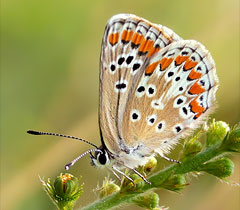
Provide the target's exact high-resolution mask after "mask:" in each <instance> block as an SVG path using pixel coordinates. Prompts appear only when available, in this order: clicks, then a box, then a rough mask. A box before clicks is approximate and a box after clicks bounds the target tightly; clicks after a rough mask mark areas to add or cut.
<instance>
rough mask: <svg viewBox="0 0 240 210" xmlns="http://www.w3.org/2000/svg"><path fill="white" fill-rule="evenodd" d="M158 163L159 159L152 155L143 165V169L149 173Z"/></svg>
mask: <svg viewBox="0 0 240 210" xmlns="http://www.w3.org/2000/svg"><path fill="white" fill-rule="evenodd" d="M156 165H157V159H156V158H155V157H151V158H150V159H149V161H148V162H147V163H146V164H145V165H144V166H143V167H142V171H143V173H145V174H149V173H150V172H152V171H153V170H154V169H155V167H156Z"/></svg>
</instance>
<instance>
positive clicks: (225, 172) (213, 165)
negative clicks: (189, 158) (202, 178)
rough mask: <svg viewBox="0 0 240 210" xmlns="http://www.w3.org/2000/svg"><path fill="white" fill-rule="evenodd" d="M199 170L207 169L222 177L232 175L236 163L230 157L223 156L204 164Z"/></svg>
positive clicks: (210, 172) (208, 171)
mask: <svg viewBox="0 0 240 210" xmlns="http://www.w3.org/2000/svg"><path fill="white" fill-rule="evenodd" d="M198 171H205V172H207V173H209V174H212V175H214V176H217V177H219V178H221V179H222V178H226V177H228V176H230V175H232V173H233V171H234V163H233V162H232V161H231V160H230V159H229V158H226V157H223V158H219V159H217V160H214V161H211V162H208V163H205V164H203V165H202V166H200V167H199V168H198Z"/></svg>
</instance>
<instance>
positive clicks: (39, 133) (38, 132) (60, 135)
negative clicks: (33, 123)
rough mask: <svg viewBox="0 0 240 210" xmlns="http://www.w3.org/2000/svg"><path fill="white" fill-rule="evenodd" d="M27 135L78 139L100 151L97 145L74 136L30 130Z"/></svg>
mask: <svg viewBox="0 0 240 210" xmlns="http://www.w3.org/2000/svg"><path fill="white" fill-rule="evenodd" d="M27 133H28V134H32V135H48V136H59V137H64V138H69V139H76V140H79V141H83V142H85V143H87V144H90V145H92V146H94V147H95V148H97V149H98V147H97V146H96V145H95V144H93V143H91V142H89V141H87V140H85V139H81V138H78V137H74V136H68V135H63V134H59V133H48V132H41V131H34V130H28V131H27Z"/></svg>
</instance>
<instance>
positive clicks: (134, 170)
mask: <svg viewBox="0 0 240 210" xmlns="http://www.w3.org/2000/svg"><path fill="white" fill-rule="evenodd" d="M129 169H131V170H132V171H133V172H134V173H135V174H137V175H138V176H139V177H140V178H141V179H142V180H143V181H144V182H146V183H147V184H152V183H151V182H149V181H148V180H147V179H146V178H145V177H144V176H143V175H142V174H141V173H139V172H138V171H137V170H136V169H134V168H129Z"/></svg>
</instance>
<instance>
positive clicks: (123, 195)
mask: <svg viewBox="0 0 240 210" xmlns="http://www.w3.org/2000/svg"><path fill="white" fill-rule="evenodd" d="M220 144H221V143H219V144H217V145H214V146H212V147H210V148H207V149H206V150H204V151H202V152H201V153H199V154H197V155H196V156H194V157H192V158H189V159H187V160H185V161H183V162H182V163H181V164H173V165H171V166H169V167H167V168H165V169H163V170H161V171H159V172H157V173H156V174H154V175H152V176H151V177H150V178H148V180H149V181H150V182H151V183H152V184H151V185H148V184H145V185H144V187H143V188H142V189H141V192H139V191H138V192H126V191H124V192H122V191H120V192H118V193H116V194H113V195H111V196H108V197H105V198H103V199H101V200H98V201H96V202H94V203H92V204H90V205H88V206H86V207H84V208H81V209H82V210H104V209H111V208H113V207H116V206H118V205H120V204H124V203H129V202H131V201H132V199H133V198H134V197H136V196H139V195H140V194H141V193H145V192H146V191H148V190H151V189H153V188H157V187H158V188H159V187H161V184H162V183H163V182H164V181H165V180H167V179H168V177H169V176H170V175H171V174H185V173H188V172H191V171H196V170H197V168H198V167H199V166H200V165H202V164H203V163H205V162H206V161H209V160H211V159H212V158H214V157H216V156H218V155H220V154H221V153H223V152H224V150H222V149H220V147H219V146H220Z"/></svg>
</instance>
